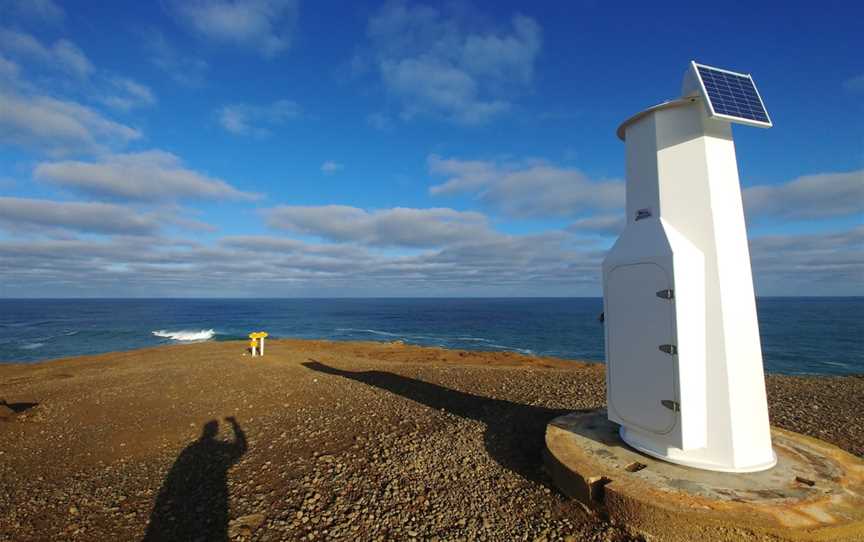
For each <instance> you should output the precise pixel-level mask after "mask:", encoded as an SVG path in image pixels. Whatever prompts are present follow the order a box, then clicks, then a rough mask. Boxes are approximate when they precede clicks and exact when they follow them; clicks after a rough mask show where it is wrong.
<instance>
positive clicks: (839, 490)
mask: <svg viewBox="0 0 864 542" xmlns="http://www.w3.org/2000/svg"><path fill="white" fill-rule="evenodd" d="M771 436H772V439H773V442H774V451H775V452H776V453H777V465H776V466H775V467H773V468H772V469H769V470H767V471H762V472H756V473H748V474H730V473H719V472H710V471H704V470H697V469H692V468H689V467H683V466H680V465H674V464H672V463H667V462H665V461H662V460H659V459H655V458H653V457H650V456H647V455H645V454H642V453H640V452H637V451H635V450H633V449H632V448H630V447H629V446H627V445H626V444H625V443H624V442H623V441H622V440H621V438H620V437H619V436H618V425H617V424H615V423H612V422H610V421H609V420H608V419H607V418H606V411H605V410H593V411H589V412H575V413H573V414H568V415H566V416H561V417H559V418H555V419H554V420H552V421H551V422H550V423H549V425H548V426H547V427H546V464H547V467H548V469H549V473H550V475H551V476H552V479H553V480H554V482H555V484H556V485H557V486H558V487H559V488H560V489H561V490H562V491H563V492H564V493H565V494H566V495H568V496H570V497H574V498H577V499H579V500H580V501H582V502H583V503H584V504H585V505H586V506H588V507H589V508H591V509H592V510H594V511H596V512H598V513H599V514H601V515H603V516H605V517H608V518H609V519H610V520H612V521H614V522H615V523H618V524H621V525H624V526H626V527H628V528H629V529H631V530H633V531H634V532H636V533H639V534H642V535H644V536H646V538H647V539H648V540H658V541H660V540H662V541H672V542H677V541H681V542H685V541H686V542H690V541H693V540H699V541H700V542H707V541H713V540H717V541H720V540H723V541H727V540H772V541H777V540H790V541H804V540H808V541H810V540H820V541H821V540H824V541H829V540H830V541H864V461H862V460H861V459H860V458H858V457H856V456H853V455H852V454H849V453H847V452H844V451H843V450H841V449H839V448H837V447H836V446H832V445H830V444H827V443H825V442H822V441H819V440H816V439H812V438H809V437H805V436H803V435H800V434H798V433H793V432H791V431H785V430H783V429H777V428H772V430H771Z"/></svg>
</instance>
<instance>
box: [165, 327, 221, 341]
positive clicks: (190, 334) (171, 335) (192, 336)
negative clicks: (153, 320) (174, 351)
mask: <svg viewBox="0 0 864 542" xmlns="http://www.w3.org/2000/svg"><path fill="white" fill-rule="evenodd" d="M152 333H153V335H156V336H157V337H162V338H163V339H171V340H172V341H206V340H209V339H212V338H213V336H214V335H216V332H215V331H213V330H212V329H201V330H198V331H194V330H187V329H181V330H178V331H166V330H164V329H159V330H156V331H153V332H152Z"/></svg>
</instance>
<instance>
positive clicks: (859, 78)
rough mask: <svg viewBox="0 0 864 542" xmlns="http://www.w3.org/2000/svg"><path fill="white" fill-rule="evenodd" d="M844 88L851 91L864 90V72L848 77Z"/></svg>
mask: <svg viewBox="0 0 864 542" xmlns="http://www.w3.org/2000/svg"><path fill="white" fill-rule="evenodd" d="M843 88H845V89H846V90H848V91H850V92H864V73H862V74H861V75H856V76H855V77H850V78H849V79H847V80H846V81H845V82H844V83H843Z"/></svg>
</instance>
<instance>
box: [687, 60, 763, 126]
mask: <svg viewBox="0 0 864 542" xmlns="http://www.w3.org/2000/svg"><path fill="white" fill-rule="evenodd" d="M693 67H695V68H696V74H697V75H698V77H699V81H700V83H701V85H702V89H703V92H704V95H705V97H706V99H707V101H708V105H709V107H710V109H711V115H712V116H715V117H722V118H726V119H728V120H731V121H736V122H743V123H745V124H753V125H756V126H762V127H766V128H767V127H770V126H771V119H770V118H769V117H768V112H767V111H766V110H765V104H763V103H762V98H761V97H760V96H759V91H757V90H756V85H755V84H754V83H753V78H752V77H750V75H749V74H743V73H735V72H730V71H728V70H721V69H719V68H712V67H711V66H703V65H702V64H697V63H695V62H694V63H693Z"/></svg>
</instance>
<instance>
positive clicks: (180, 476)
mask: <svg viewBox="0 0 864 542" xmlns="http://www.w3.org/2000/svg"><path fill="white" fill-rule="evenodd" d="M225 420H226V421H227V422H228V423H230V424H231V428H232V429H233V431H234V441H233V442H226V441H224V440H220V439H217V435H218V434H219V422H218V421H216V420H211V421H209V422H207V423H206V424H204V427H203V430H202V432H201V437H199V438H198V440H196V441H195V442H193V443H192V444H190V445H189V446H187V447H186V448H185V449H184V450H183V451H182V452H181V453H180V455H179V456H178V457H177V460H176V461H175V462H174V465H173V466H172V467H171V470H170V471H168V475H167V476H166V477H165V481H164V482H163V483H162V487H161V489H160V490H159V494H158V495H157V497H156V503H155V504H154V505H153V511H152V512H151V514H150V522H149V524H148V525H147V533H146V534H145V535H144V541H145V542H156V541H167V540H177V541H181V540H182V541H187V540H188V541H191V540H206V541H208V542H209V541H212V540H215V541H219V540H228V469H229V468H231V466H232V465H234V464H235V463H236V462H237V461H238V460H239V459H240V457H241V456H242V455H243V454H244V453H245V452H246V435H245V434H244V433H243V430H242V429H241V428H240V426H239V425H238V424H237V421H236V420H235V419H234V418H233V417H232V418H225Z"/></svg>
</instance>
